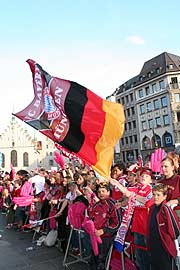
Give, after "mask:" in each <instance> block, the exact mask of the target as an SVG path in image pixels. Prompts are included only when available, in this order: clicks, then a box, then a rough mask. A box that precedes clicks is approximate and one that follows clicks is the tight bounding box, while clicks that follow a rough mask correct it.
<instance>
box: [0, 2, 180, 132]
mask: <svg viewBox="0 0 180 270" xmlns="http://www.w3.org/2000/svg"><path fill="white" fill-rule="evenodd" d="M0 6H1V11H0V34H1V39H0V59H1V65H0V74H1V76H0V85H1V98H2V100H1V106H0V113H1V116H2V115H3V118H2V120H1V123H0V131H3V129H4V128H5V127H6V125H7V124H8V123H9V121H10V118H11V113H12V112H17V111H20V110H22V109H24V108H25V107H26V106H27V105H28V104H29V103H30V102H31V101H32V99H33V89H32V77H31V72H30V70H29V67H28V65H27V64H26V60H27V59H29V58H31V59H33V60H35V61H36V62H38V63H39V64H40V65H42V67H43V68H44V69H45V70H46V71H47V72H49V73H50V74H51V75H54V76H58V77H60V78H64V79H69V80H73V81H76V82H78V83H80V84H82V85H84V86H86V87H88V88H89V89H91V90H92V91H94V92H95V93H96V94H98V95H99V96H101V97H103V98H105V97H106V96H108V95H110V94H111V93H112V92H113V91H114V90H115V88H116V87H118V86H119V85H121V84H122V83H124V82H125V81H126V80H128V79H130V78H132V77H133V76H135V75H137V74H138V73H139V72H140V70H141V68H142V65H143V63H144V62H145V61H147V60H149V59H150V58H152V57H154V56H156V55H158V54H160V53H162V52H164V51H167V52H170V53H173V54H177V55H180V45H179V44H180V35H179V29H180V19H179V10H180V1H179V0H172V1H167V0H164V1H163V0H156V1H155V0H151V1H149V2H147V1H146V2H145V1H141V0H139V1H138V0H137V1H133V0H131V1H130V0H126V1H121V0H119V1H118V0H108V1H107V0H57V1H56V0H52V1H46V0H44V1H41V0H38V1H37V0H36V1H35V0H29V1H24V0H23V1H20V0H19V1H18V0H16V1H13V0H12V1H2V0H0Z"/></svg>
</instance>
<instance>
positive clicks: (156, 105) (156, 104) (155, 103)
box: [154, 99, 159, 110]
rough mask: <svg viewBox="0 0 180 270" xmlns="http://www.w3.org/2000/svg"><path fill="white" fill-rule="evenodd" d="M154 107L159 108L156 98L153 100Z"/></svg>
mask: <svg viewBox="0 0 180 270" xmlns="http://www.w3.org/2000/svg"><path fill="white" fill-rule="evenodd" d="M154 109H155V110H157V109H159V100H158V99H155V100H154Z"/></svg>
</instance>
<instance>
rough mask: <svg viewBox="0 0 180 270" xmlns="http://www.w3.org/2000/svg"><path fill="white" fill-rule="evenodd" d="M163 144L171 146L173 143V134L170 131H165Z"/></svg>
mask: <svg viewBox="0 0 180 270" xmlns="http://www.w3.org/2000/svg"><path fill="white" fill-rule="evenodd" d="M162 141H163V146H164V147H169V146H172V145H173V140H172V135H171V133H169V132H167V131H166V132H165V133H164V134H163V136H162Z"/></svg>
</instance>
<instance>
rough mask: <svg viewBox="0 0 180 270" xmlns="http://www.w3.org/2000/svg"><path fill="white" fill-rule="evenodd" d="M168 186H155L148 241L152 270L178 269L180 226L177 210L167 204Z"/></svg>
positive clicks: (149, 219)
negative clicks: (176, 240) (177, 241)
mask: <svg viewBox="0 0 180 270" xmlns="http://www.w3.org/2000/svg"><path fill="white" fill-rule="evenodd" d="M167 193H168V186H167V185H165V184H161V183H159V184H156V185H155V186H154V187H153V198H154V205H153V206H152V207H151V208H150V213H149V218H148V230H147V235H148V243H149V247H150V254H151V270H157V269H158V270H170V269H177V268H176V265H175V258H176V256H177V250H176V245H175V239H177V238H178V236H179V234H180V226H179V222H178V218H177V216H176V214H175V212H174V211H173V210H172V209H171V208H170V207H168V206H167V205H166V198H167Z"/></svg>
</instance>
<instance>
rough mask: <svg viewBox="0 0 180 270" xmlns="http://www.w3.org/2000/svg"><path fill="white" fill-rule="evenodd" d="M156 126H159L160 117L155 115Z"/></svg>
mask: <svg viewBox="0 0 180 270" xmlns="http://www.w3.org/2000/svg"><path fill="white" fill-rule="evenodd" d="M155 120H156V127H161V118H160V117H156V118H155Z"/></svg>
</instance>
